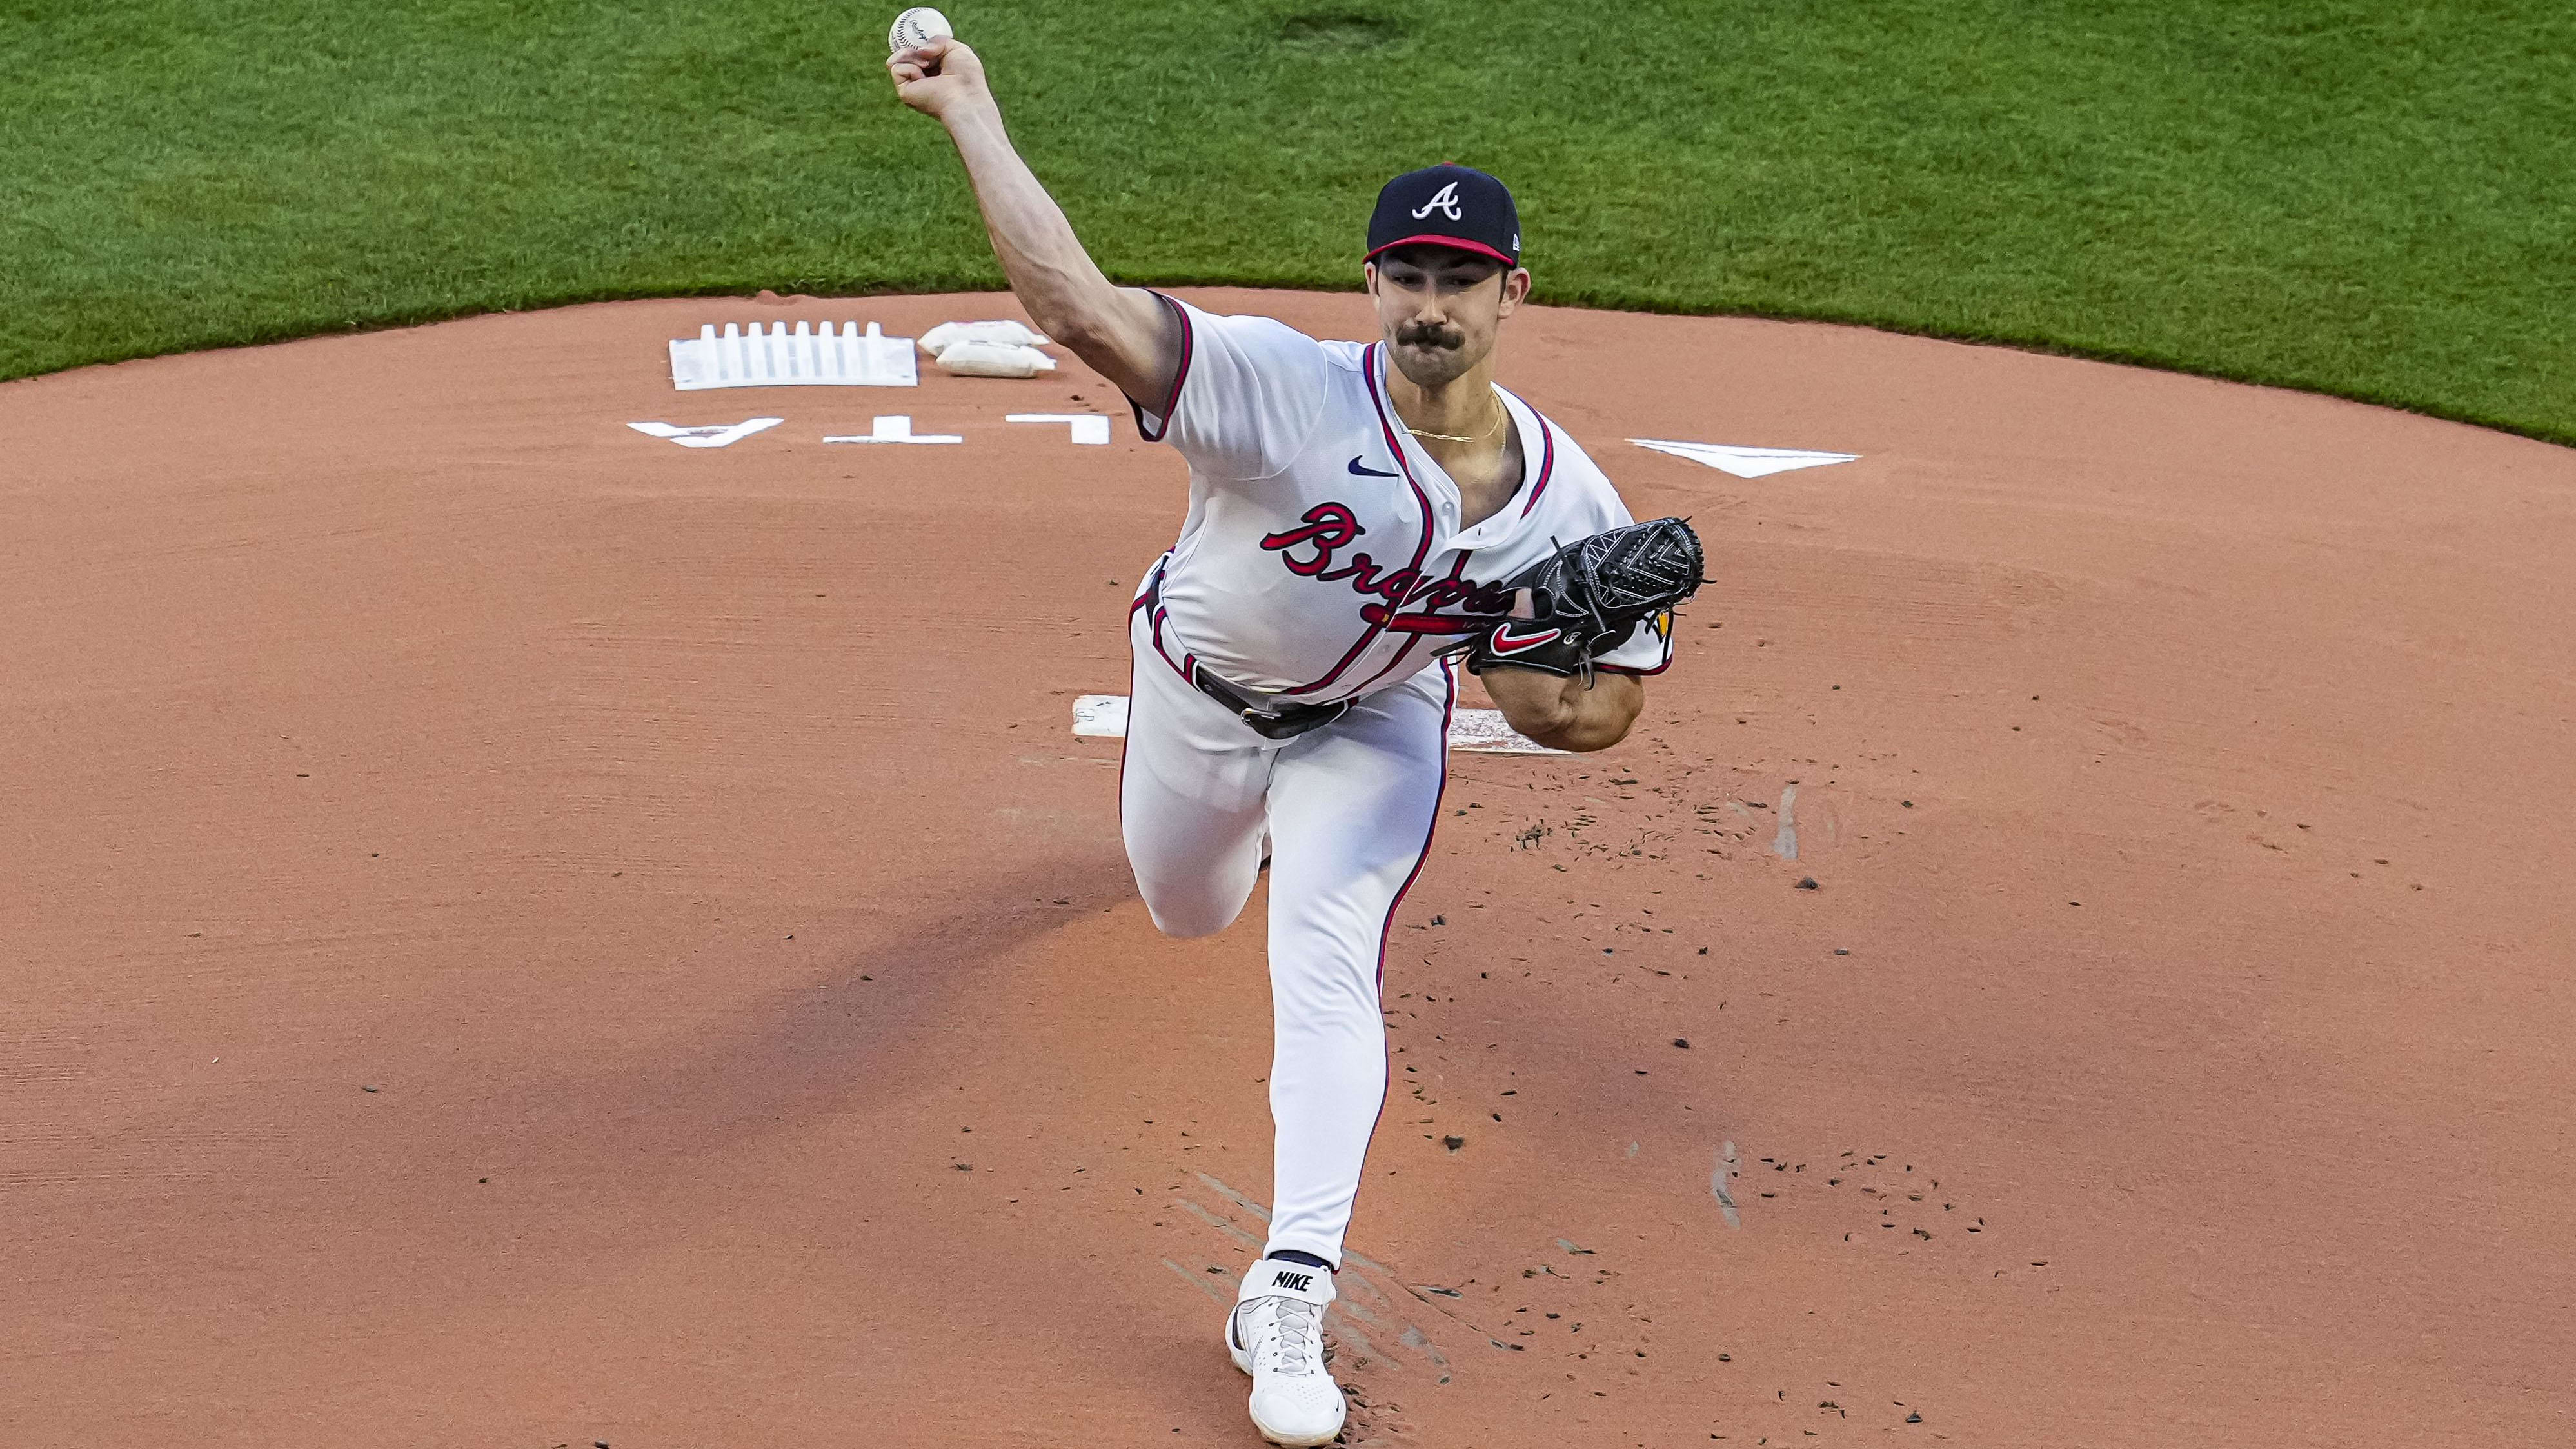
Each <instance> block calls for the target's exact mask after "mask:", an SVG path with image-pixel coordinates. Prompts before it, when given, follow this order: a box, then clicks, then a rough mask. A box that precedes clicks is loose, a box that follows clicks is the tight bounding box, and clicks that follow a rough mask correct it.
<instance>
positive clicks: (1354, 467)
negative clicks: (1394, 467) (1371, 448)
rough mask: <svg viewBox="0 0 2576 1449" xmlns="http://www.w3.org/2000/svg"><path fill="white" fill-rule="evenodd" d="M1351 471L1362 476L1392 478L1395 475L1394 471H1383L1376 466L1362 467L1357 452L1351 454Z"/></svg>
mask: <svg viewBox="0 0 2576 1449" xmlns="http://www.w3.org/2000/svg"><path fill="white" fill-rule="evenodd" d="M1351 471H1352V472H1353V473H1356V474H1358V475H1359V476H1360V477H1362V478H1392V477H1394V476H1395V475H1394V474H1393V473H1381V472H1379V471H1378V470H1377V469H1375V468H1363V467H1361V466H1360V459H1359V455H1358V454H1357V453H1354V454H1352V455H1351Z"/></svg>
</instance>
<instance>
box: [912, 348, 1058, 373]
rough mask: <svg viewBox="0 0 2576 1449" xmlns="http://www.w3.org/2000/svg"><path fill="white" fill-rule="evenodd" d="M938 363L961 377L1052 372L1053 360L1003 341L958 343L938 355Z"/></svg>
mask: <svg viewBox="0 0 2576 1449" xmlns="http://www.w3.org/2000/svg"><path fill="white" fill-rule="evenodd" d="M939 366H940V369H941V370H942V371H944V372H953V373H956V374H957V375H958V376H960V377H1035V376H1037V375H1038V374H1039V373H1041V372H1053V371H1055V359H1054V358H1052V357H1049V356H1047V355H1046V354H1045V353H1043V352H1040V351H1038V350H1037V349H1036V348H1034V347H1021V346H1016V345H1013V344H1011V343H1006V342H957V343H951V344H950V345H949V347H948V349H947V350H946V351H944V352H942V353H940V354H939Z"/></svg>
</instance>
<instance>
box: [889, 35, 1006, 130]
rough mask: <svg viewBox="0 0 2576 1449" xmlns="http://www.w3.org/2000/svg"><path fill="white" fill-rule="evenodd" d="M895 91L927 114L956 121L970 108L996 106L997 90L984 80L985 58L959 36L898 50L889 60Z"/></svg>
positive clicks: (947, 120)
mask: <svg viewBox="0 0 2576 1449" xmlns="http://www.w3.org/2000/svg"><path fill="white" fill-rule="evenodd" d="M886 72H887V73H888V74H889V75H892V76H893V77H894V93H895V95H896V96H897V97H899V98H901V100H902V101H903V103H904V104H905V105H907V106H910V107H912V108H913V109H914V110H916V111H919V112H921V113H922V114H923V115H925V116H932V117H935V118H937V119H938V120H939V121H940V122H941V123H942V124H948V125H953V124H954V123H955V122H956V121H957V120H958V119H959V118H960V117H961V116H963V115H965V114H966V113H968V112H970V111H979V110H980V111H989V110H992V109H994V106H993V92H992V90H991V89H990V88H989V87H987V86H986V85H985V84H984V62H983V60H982V59H981V58H979V57H978V56H977V55H976V54H975V52H974V50H973V49H972V48H970V47H968V46H967V45H966V44H965V43H964V42H962V41H958V40H933V41H931V42H930V43H928V44H926V45H919V46H915V47H913V48H912V49H910V50H898V51H896V52H895V53H894V54H893V56H891V57H890V58H888V59H887V61H886Z"/></svg>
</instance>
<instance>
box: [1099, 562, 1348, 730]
mask: <svg viewBox="0 0 2576 1449" xmlns="http://www.w3.org/2000/svg"><path fill="white" fill-rule="evenodd" d="M1145 609H1146V611H1147V615H1148V617H1147V619H1146V626H1147V627H1148V628H1153V629H1158V630H1159V629H1160V628H1161V627H1162V612H1163V571H1162V570H1161V569H1159V568H1157V569H1156V570H1154V579H1153V582H1151V583H1149V584H1147V585H1146V586H1145ZM1188 674H1189V680H1190V683H1191V685H1192V686H1193V687H1195V688H1196V689H1197V690H1198V692H1199V693H1201V694H1204V695H1206V696H1207V697H1208V698H1210V699H1212V700H1215V701H1216V702H1217V703H1219V704H1221V705H1224V706H1225V708H1226V712H1227V713H1228V714H1231V715H1233V716H1234V717H1235V718H1236V719H1239V720H1241V721H1243V722H1244V723H1245V724H1247V725H1250V726H1251V727H1252V729H1253V732H1254V733H1256V734H1258V735H1260V736H1261V737H1262V738H1263V739H1270V740H1293V739H1295V738H1297V737H1298V736H1299V735H1302V734H1304V733H1306V732H1307V731H1309V730H1318V729H1322V728H1323V727H1324V726H1326V725H1328V724H1331V723H1332V722H1333V721H1335V720H1337V719H1340V718H1341V717H1342V716H1343V715H1344V714H1347V713H1349V712H1350V707H1351V703H1352V702H1351V701H1350V700H1347V699H1337V700H1335V701H1333V702H1332V703H1331V704H1297V703H1293V702H1286V701H1280V700H1275V699H1271V698H1266V697H1264V696H1261V695H1256V694H1251V693H1248V692H1246V691H1244V690H1240V689H1237V688H1235V687H1234V686H1233V685H1231V684H1228V683H1227V682H1226V681H1224V680H1222V679H1219V678H1218V677H1216V675H1214V674H1212V673H1210V672H1209V671H1208V667H1207V666H1206V665H1204V664H1201V663H1199V662H1198V660H1196V659H1195V658H1193V659H1191V660H1190V667H1189V670H1188Z"/></svg>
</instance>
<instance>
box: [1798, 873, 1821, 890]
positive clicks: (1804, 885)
mask: <svg viewBox="0 0 2576 1449" xmlns="http://www.w3.org/2000/svg"><path fill="white" fill-rule="evenodd" d="M1817 888H1818V887H1817V885H1816V878H1815V877H1814V876H1811V875H1807V876H1800V877H1799V878H1798V889H1800V890H1802V891H1811V890H1815V889H1817Z"/></svg>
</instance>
